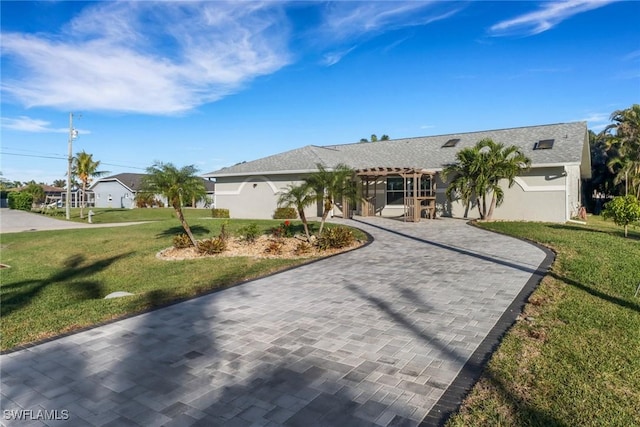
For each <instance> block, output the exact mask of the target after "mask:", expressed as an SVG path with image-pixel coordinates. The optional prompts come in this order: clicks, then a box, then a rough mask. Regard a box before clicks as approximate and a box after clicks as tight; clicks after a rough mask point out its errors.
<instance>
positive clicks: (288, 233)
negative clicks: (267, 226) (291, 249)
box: [271, 221, 294, 238]
mask: <svg viewBox="0 0 640 427" xmlns="http://www.w3.org/2000/svg"><path fill="white" fill-rule="evenodd" d="M271 235H272V236H273V237H275V238H281V237H293V235H294V230H293V227H291V222H290V221H285V222H283V223H281V224H280V225H279V226H277V227H273V228H272V229H271Z"/></svg>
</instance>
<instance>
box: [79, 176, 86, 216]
mask: <svg viewBox="0 0 640 427" xmlns="http://www.w3.org/2000/svg"><path fill="white" fill-rule="evenodd" d="M86 187H87V186H86V184H85V183H84V182H83V183H82V198H81V199H80V219H84V210H83V208H84V190H85V188H86Z"/></svg>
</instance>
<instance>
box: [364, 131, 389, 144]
mask: <svg viewBox="0 0 640 427" xmlns="http://www.w3.org/2000/svg"><path fill="white" fill-rule="evenodd" d="M389 139H390V138H389V135H387V134H384V135H382V136H381V137H380V139H378V135H376V134H375V133H372V134H371V140H368V139H367V138H361V139H360V142H378V141H388V140H389Z"/></svg>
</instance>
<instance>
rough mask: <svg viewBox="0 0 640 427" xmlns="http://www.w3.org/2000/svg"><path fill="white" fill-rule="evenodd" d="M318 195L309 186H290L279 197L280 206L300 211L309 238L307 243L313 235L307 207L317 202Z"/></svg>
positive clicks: (305, 232)
mask: <svg viewBox="0 0 640 427" xmlns="http://www.w3.org/2000/svg"><path fill="white" fill-rule="evenodd" d="M316 198H317V197H316V194H315V193H314V192H313V189H312V188H311V187H310V186H309V185H308V184H307V183H303V184H300V185H293V184H289V186H288V187H287V189H286V190H285V191H283V192H281V193H280V196H279V197H278V206H283V207H285V208H290V207H293V208H295V209H296V210H297V211H298V215H299V216H300V220H301V221H302V226H303V227H304V234H305V235H306V236H307V241H309V242H310V241H311V234H310V233H309V225H308V223H307V217H306V215H305V213H304V210H305V208H306V207H307V206H311V205H312V204H313V202H315V201H316Z"/></svg>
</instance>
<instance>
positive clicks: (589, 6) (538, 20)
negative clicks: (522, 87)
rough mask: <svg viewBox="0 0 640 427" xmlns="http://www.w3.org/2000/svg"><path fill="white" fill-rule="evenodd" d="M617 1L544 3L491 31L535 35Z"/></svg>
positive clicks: (492, 28)
mask: <svg viewBox="0 0 640 427" xmlns="http://www.w3.org/2000/svg"><path fill="white" fill-rule="evenodd" d="M614 1H616V0H566V1H559V2H558V1H553V2H543V3H542V7H541V9H540V10H537V11H535V12H530V13H526V14H524V15H521V16H518V17H516V18H513V19H509V20H506V21H502V22H499V23H497V24H495V25H493V26H492V27H491V28H490V29H489V33H490V34H492V35H495V36H501V35H514V34H517V35H528V36H531V35H535V34H540V33H542V32H544V31H547V30H550V29H551V28H553V27H555V26H556V25H558V24H559V23H561V22H562V21H564V20H565V19H568V18H571V17H572V16H574V15H577V14H579V13H582V12H587V11H589V10H593V9H597V8H600V7H602V6H605V5H607V4H609V3H612V2H614Z"/></svg>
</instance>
